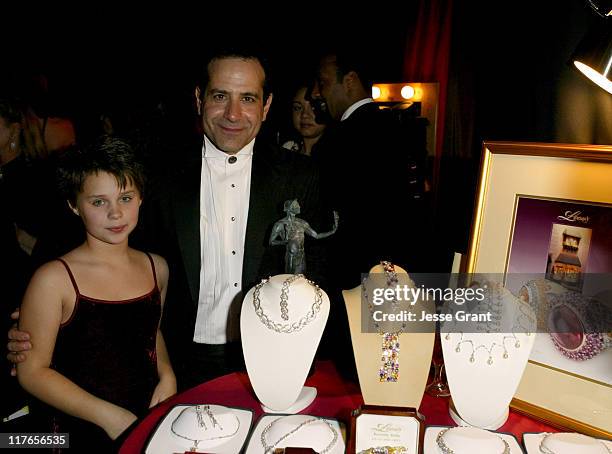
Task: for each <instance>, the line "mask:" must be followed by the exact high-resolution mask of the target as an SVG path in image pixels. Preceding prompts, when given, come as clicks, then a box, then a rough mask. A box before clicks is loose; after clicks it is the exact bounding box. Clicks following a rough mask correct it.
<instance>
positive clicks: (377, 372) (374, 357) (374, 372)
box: [342, 264, 435, 408]
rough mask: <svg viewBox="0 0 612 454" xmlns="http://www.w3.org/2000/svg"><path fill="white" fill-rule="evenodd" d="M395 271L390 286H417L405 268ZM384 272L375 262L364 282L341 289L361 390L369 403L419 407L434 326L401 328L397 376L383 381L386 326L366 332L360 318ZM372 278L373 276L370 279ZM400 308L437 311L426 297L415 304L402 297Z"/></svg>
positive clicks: (428, 365)
mask: <svg viewBox="0 0 612 454" xmlns="http://www.w3.org/2000/svg"><path fill="white" fill-rule="evenodd" d="M394 274H395V276H396V279H397V282H394V283H393V284H392V285H391V286H393V287H395V286H396V285H399V286H401V287H402V288H403V286H404V285H406V286H408V287H414V282H413V281H412V280H411V279H410V277H409V276H408V274H407V273H406V271H405V270H403V269H402V268H400V267H397V266H396V267H395V272H394ZM384 276H385V269H384V268H383V265H382V264H381V265H376V266H374V267H373V268H372V269H371V270H370V275H369V277H368V278H366V279H365V281H364V284H363V285H362V286H359V287H356V288H354V289H352V290H345V291H343V292H342V295H343V297H344V302H345V305H346V311H347V314H348V321H349V327H350V332H351V341H352V344H353V351H354V352H355V363H356V367H357V374H358V377H359V385H360V387H361V393H362V395H363V400H364V403H366V404H368V405H379V406H392V407H411V408H419V406H420V404H421V399H422V398H423V393H424V391H425V386H426V384H427V377H428V375H429V368H430V365H431V355H432V351H433V345H434V338H435V326H434V325H433V324H432V329H431V331H430V332H419V333H411V332H401V333H400V334H399V336H398V337H397V339H398V341H399V352H397V353H398V360H397V362H398V363H399V371H398V374H397V380H396V381H382V377H381V363H382V361H381V345H383V339H382V336H381V332H378V331H382V330H383V329H384V328H381V330H377V329H376V328H375V327H373V326H372V327H371V328H372V329H371V331H372V332H363V331H362V325H361V322H362V320H361V318H362V313H368V312H367V311H368V308H367V306H366V305H367V304H368V303H367V298H371V295H372V291H373V290H374V288H376V287H380V286H381V285H380V283H381V282H383V279H381V278H383V277H384ZM370 278H372V279H371V280H370ZM382 286H384V284H383V285H382ZM362 304H363V305H364V306H362ZM385 306H387V305H386V304H385V305H383V306H380V307H381V308H385V310H387V309H388V308H387V307H385ZM364 307H365V308H364ZM397 310H398V311H399V310H409V311H411V312H414V313H416V314H419V317H420V314H421V311H426V312H429V313H434V312H435V309H434V307H433V302H423V301H419V302H417V303H416V304H415V305H413V306H411V305H410V304H409V303H407V302H404V301H400V302H399V303H398V308H397ZM387 312H388V311H387ZM390 331H397V330H396V329H395V330H390ZM387 334H389V333H387ZM394 334H397V333H394ZM386 353H388V352H385V347H384V345H383V347H382V355H385V354H386Z"/></svg>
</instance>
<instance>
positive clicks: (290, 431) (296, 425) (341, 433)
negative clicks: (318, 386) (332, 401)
mask: <svg viewBox="0 0 612 454" xmlns="http://www.w3.org/2000/svg"><path fill="white" fill-rule="evenodd" d="M344 439H345V430H344V427H343V425H341V424H340V422H338V421H337V420H335V419H329V418H319V417H318V416H312V415H264V416H262V417H261V418H259V421H257V425H256V426H255V428H254V429H253V432H252V433H251V436H250V438H249V441H248V445H247V448H246V451H245V454H264V453H265V454H269V453H272V452H274V450H275V449H282V448H286V447H292V448H311V449H313V450H314V451H315V452H318V453H321V454H344V451H345V443H344Z"/></svg>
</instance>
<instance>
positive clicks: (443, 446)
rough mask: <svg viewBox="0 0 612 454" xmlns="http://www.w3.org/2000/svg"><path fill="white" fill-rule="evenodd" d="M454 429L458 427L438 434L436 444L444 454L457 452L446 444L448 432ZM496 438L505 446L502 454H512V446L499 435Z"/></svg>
mask: <svg viewBox="0 0 612 454" xmlns="http://www.w3.org/2000/svg"><path fill="white" fill-rule="evenodd" d="M452 429H456V427H449V428H447V429H444V430H441V431H440V432H438V436H437V437H436V443H437V445H438V447H439V448H440V451H442V452H443V453H444V454H455V451H453V450H452V449H451V448H449V447H448V446H447V445H446V443H445V442H444V435H445V434H446V432H448V431H449V430H452ZM496 437H497V438H498V439H500V440H501V441H502V443H503V444H504V450H503V451H502V452H501V453H500V454H510V445H509V444H508V442H507V441H506V440H504V439H503V438H502V437H500V436H499V435H496Z"/></svg>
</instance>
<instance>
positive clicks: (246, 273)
mask: <svg viewBox="0 0 612 454" xmlns="http://www.w3.org/2000/svg"><path fill="white" fill-rule="evenodd" d="M267 82H268V74H267V73H266V70H265V69H264V61H263V60H262V59H261V58H259V57H258V56H256V55H254V54H252V53H249V52H245V51H244V50H237V49H231V50H226V51H223V52H220V53H217V54H216V55H215V56H214V57H212V58H211V59H210V60H209V62H208V64H207V65H206V66H205V67H204V70H203V78H202V80H201V81H200V84H199V86H198V87H197V88H196V93H195V95H196V103H197V107H198V113H199V114H200V116H201V119H202V130H203V133H204V134H203V139H204V140H203V141H202V140H201V139H200V140H199V141H198V143H197V144H195V145H194V146H193V147H192V150H191V153H190V155H189V157H187V158H186V161H185V162H182V163H181V164H180V165H179V166H178V170H177V171H176V172H174V174H172V173H171V176H169V177H168V178H165V179H162V180H160V181H159V182H158V183H157V184H156V185H155V187H154V188H153V189H152V191H151V192H152V195H151V196H150V198H149V200H146V199H145V206H144V207H143V210H142V218H141V225H142V226H143V232H142V236H141V239H140V244H139V246H140V247H144V248H145V250H152V251H154V252H158V253H159V254H161V255H163V256H164V257H165V258H166V260H167V261H168V265H169V269H170V276H171V277H170V283H169V287H168V293H167V296H166V303H165V307H164V315H163V319H162V330H163V332H164V337H165V338H167V339H168V340H167V347H168V351H169V354H170V358H171V361H172V364H173V367H174V370H175V373H176V376H177V381H178V387H179V390H180V389H185V388H189V387H192V386H194V385H197V384H199V383H201V382H203V381H206V380H208V379H210V378H213V377H216V376H220V375H223V374H225V373H228V372H231V371H233V370H236V369H239V368H241V367H243V359H242V352H241V347H240V342H239V315H240V308H241V304H242V297H243V294H246V292H247V291H248V290H249V289H250V288H251V287H252V286H253V285H255V284H256V283H257V282H258V281H259V280H260V279H261V278H264V277H268V276H270V275H274V274H280V273H283V269H284V248H283V247H270V246H269V245H268V244H269V237H270V232H271V229H272V226H273V224H274V223H275V222H276V221H277V220H278V219H279V218H281V217H282V215H283V205H284V202H285V201H286V200H289V199H297V200H299V203H300V205H301V206H302V207H303V212H304V218H305V219H308V220H309V222H310V223H311V225H313V226H316V227H315V228H320V227H322V224H321V223H320V221H321V217H320V212H321V210H320V201H319V181H318V174H317V172H316V171H315V170H314V167H313V166H312V164H311V163H310V162H309V160H308V159H306V158H304V157H303V156H299V155H297V154H295V153H287V152H286V151H283V150H280V149H277V148H275V147H273V146H272V145H268V144H266V143H265V142H263V141H261V140H260V139H257V140H256V137H257V135H258V133H259V131H260V128H261V126H262V122H263V121H264V120H265V119H266V116H267V114H268V111H269V109H270V105H271V102H272V93H271V92H270V91H269V87H268V83H267ZM256 142H257V143H256ZM260 142H261V143H260ZM330 218H331V212H330ZM330 225H331V221H330ZM320 250H321V248H320V247H318V246H317V245H316V244H313V245H309V246H308V251H309V257H307V259H309V260H308V262H307V271H306V273H307V274H308V275H309V278H311V279H313V280H315V281H317V282H318V283H320V282H321V274H320V273H317V271H320V270H321V268H322V260H321V259H320V257H321V255H320V254H318V252H320ZM22 335H23V333H20V332H17V331H16V330H12V331H11V332H10V333H9V337H10V338H13V339H19V337H20V336H22ZM9 350H10V351H12V352H17V351H22V350H25V348H23V344H22V343H21V342H17V341H14V342H9ZM17 356H18V355H16V354H9V359H10V360H12V361H15V360H19V359H22V358H21V357H17ZM21 356H23V355H21Z"/></svg>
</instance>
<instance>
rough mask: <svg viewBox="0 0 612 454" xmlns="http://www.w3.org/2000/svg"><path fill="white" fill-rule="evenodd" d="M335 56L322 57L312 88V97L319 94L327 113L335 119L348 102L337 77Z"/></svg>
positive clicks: (339, 116) (337, 118)
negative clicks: (315, 82)
mask: <svg viewBox="0 0 612 454" xmlns="http://www.w3.org/2000/svg"><path fill="white" fill-rule="evenodd" d="M337 69H338V66H337V65H336V57H335V56H333V55H331V56H328V57H324V58H323V59H322V60H321V62H320V64H319V73H318V80H317V84H316V86H315V88H314V89H313V97H317V96H321V97H323V98H324V99H325V102H326V103H327V108H328V110H329V114H330V115H331V116H332V118H334V119H335V120H340V118H342V114H343V113H344V112H345V111H346V109H347V108H348V106H349V105H350V103H349V102H348V100H347V95H346V90H345V87H344V85H343V84H342V82H338V78H337V72H336V71H337Z"/></svg>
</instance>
